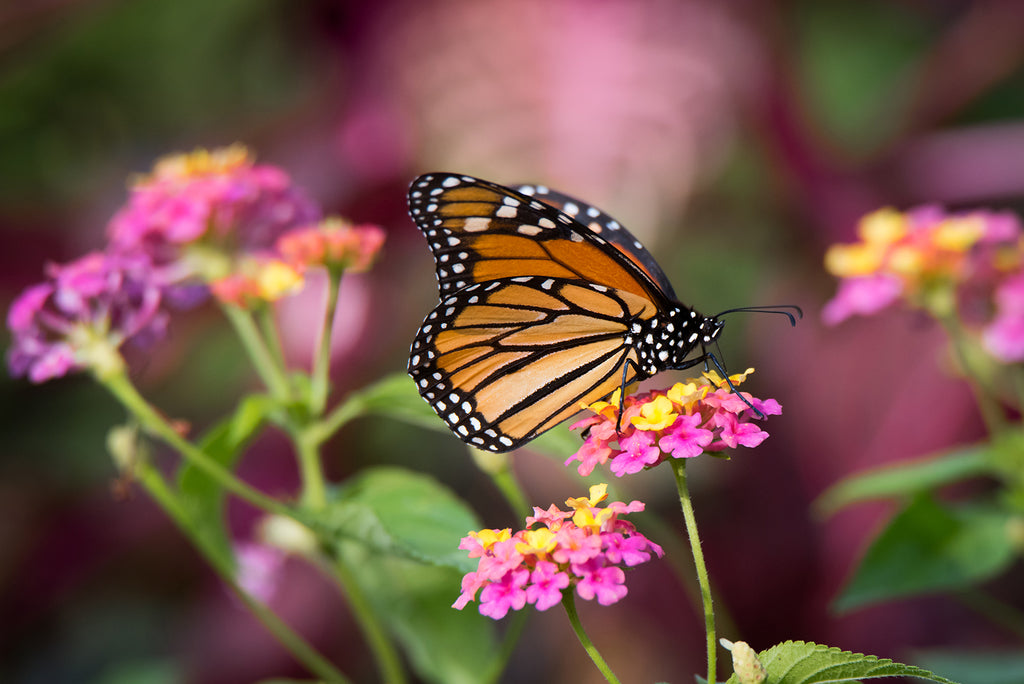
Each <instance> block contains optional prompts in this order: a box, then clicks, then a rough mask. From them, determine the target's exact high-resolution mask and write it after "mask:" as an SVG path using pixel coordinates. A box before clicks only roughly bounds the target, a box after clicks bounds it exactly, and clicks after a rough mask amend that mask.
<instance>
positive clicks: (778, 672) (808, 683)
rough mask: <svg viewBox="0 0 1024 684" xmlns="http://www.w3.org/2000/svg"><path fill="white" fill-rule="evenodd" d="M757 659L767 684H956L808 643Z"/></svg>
mask: <svg viewBox="0 0 1024 684" xmlns="http://www.w3.org/2000/svg"><path fill="white" fill-rule="evenodd" d="M757 657H758V660H760V661H761V664H762V665H764V668H765V670H767V672H768V678H767V679H766V680H765V684H824V683H826V682H854V681H859V680H862V679H874V678H876V677H918V678H920V679H927V680H929V681H932V682H938V683H939V684H955V683H954V682H952V681H951V680H949V679H946V678H945V677H940V676H938V675H936V674H934V673H932V672H929V671H928V670H925V669H922V668H920V667H914V666H913V665H903V664H902V663H896V662H893V661H891V660H888V659H882V658H879V657H877V656H870V655H863V654H861V653H851V652H849V651H842V650H840V649H838V648H835V647H829V646H823V645H821V644H814V643H810V642H804V641H786V642H784V643H781V644H778V645H776V646H772V647H771V648H769V649H767V650H765V651H761V652H760V653H759V654H758V656H757ZM727 684H739V678H738V677H737V676H736V675H735V674H734V675H733V676H732V677H730V678H729V680H728V682H727Z"/></svg>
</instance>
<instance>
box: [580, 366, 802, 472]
mask: <svg viewBox="0 0 1024 684" xmlns="http://www.w3.org/2000/svg"><path fill="white" fill-rule="evenodd" d="M753 370H754V369H752V368H751V369H749V370H747V371H746V372H745V373H740V374H737V375H731V376H729V379H730V381H731V382H732V384H733V386H737V385H740V384H741V383H742V382H743V381H744V380H745V379H746V377H747V375H749V374H750V373H752V372H753ZM744 398H745V399H746V401H744ZM618 401H619V393H618V391H616V392H615V393H613V394H612V396H611V398H610V401H607V402H605V401H599V402H596V403H594V404H591V405H590V406H585V407H584V408H586V409H588V410H590V411H592V412H594V414H595V415H593V416H588V417H586V418H584V419H582V420H580V421H578V422H577V423H576V424H574V425H573V426H572V428H571V429H574V430H576V429H580V428H583V429H585V430H586V438H585V440H584V442H583V445H582V446H581V447H580V449H579V450H578V451H577V452H576V453H575V454H574V455H573V456H571V457H570V458H569V459H568V460H567V461H566V462H565V464H566V465H569V464H570V463H572V462H574V461H579V466H578V467H577V470H578V472H579V473H580V474H581V475H587V474H589V473H590V472H591V471H592V470H593V469H594V468H595V467H596V466H597V465H601V464H604V463H608V465H609V467H610V468H611V471H612V473H613V474H615V475H616V476H618V477H622V476H623V475H626V474H632V473H638V472H640V471H641V470H645V469H647V468H653V467H654V466H657V465H658V464H659V463H661V462H662V461H664V460H666V459H667V458H693V457H695V456H699V455H701V454H703V453H715V452H721V451H724V450H725V449H731V448H735V447H738V446H744V447H753V446H757V445H758V444H760V443H761V442H762V441H764V439H765V438H766V437H767V436H768V433H767V432H765V431H764V430H762V429H761V428H760V427H758V426H757V425H756V424H754V423H752V422H751V421H752V420H754V419H755V418H757V414H756V413H755V412H754V411H753V410H752V409H751V408H750V406H751V405H753V406H754V407H755V408H757V409H758V410H759V411H761V413H762V414H763V415H765V416H771V415H779V414H780V413H782V407H781V406H780V405H779V402H777V401H775V400H774V399H765V400H762V399H758V398H757V397H753V396H751V395H750V394H748V393H746V392H744V393H743V397H742V398H741V397H740V396H739V395H737V394H736V393H735V392H733V391H732V389H730V388H729V386H728V383H726V382H725V381H724V380H723V379H722V378H720V377H718V375H717V374H716V373H714V372H712V371H709V372H706V373H704V374H703V375H702V376H701V377H699V378H691V379H689V380H687V381H685V382H680V383H677V384H675V385H674V386H672V387H671V388H669V389H667V390H655V391H652V392H647V393H644V394H638V395H633V396H629V397H626V398H625V400H624V401H623V412H622V420H621V421H620V420H619V418H618V414H619V407H618ZM747 402H750V403H749V404H748V403H747ZM616 428H618V431H617V429H616Z"/></svg>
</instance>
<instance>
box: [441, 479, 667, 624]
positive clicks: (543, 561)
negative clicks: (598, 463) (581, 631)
mask: <svg viewBox="0 0 1024 684" xmlns="http://www.w3.org/2000/svg"><path fill="white" fill-rule="evenodd" d="M606 490H607V485H603V484H601V485H594V486H593V487H591V488H590V495H589V496H587V497H580V498H576V499H569V500H567V501H566V502H565V503H566V505H567V506H568V507H569V508H570V509H571V510H561V509H559V508H558V507H556V506H554V505H552V506H550V507H549V508H548V509H547V510H544V509H541V508H534V509H533V515H532V516H529V517H528V518H527V527H526V529H524V530H520V531H518V532H516V533H515V534H510V531H509V530H480V531H479V532H470V534H469V535H468V536H467V537H465V538H463V540H462V543H461V544H460V545H459V548H460V549H466V550H468V551H469V552H470V557H471V558H479V559H480V560H479V561H478V563H477V569H476V570H475V571H473V572H470V573H467V574H466V575H465V576H464V577H463V578H462V593H461V594H460V595H459V598H458V599H457V600H456V601H455V603H454V604H453V607H455V608H458V609H459V610H461V609H462V608H464V607H465V606H466V605H467V604H468V603H469V602H470V601H474V600H477V598H476V597H477V593H478V592H479V595H480V596H479V601H480V612H481V613H482V614H483V615H487V616H489V617H492V618H494V619H499V618H502V617H504V616H505V615H506V614H508V611H509V610H520V609H522V608H523V607H524V606H525V605H526V604H528V603H529V604H531V605H533V606H534V607H536V608H537V610H547V609H548V608H550V607H552V606H554V605H555V604H557V603H559V602H560V601H561V600H562V598H563V596H564V592H565V591H566V590H568V589H573V588H574V589H575V591H576V593H577V595H578V596H579V597H580V598H583V599H587V600H590V599H593V598H596V599H597V600H598V602H599V603H601V604H602V605H610V604H612V603H615V602H616V601H618V600H620V599H622V597H624V596H625V595H626V593H627V589H626V585H625V573H624V572H623V571H622V569H621V568H620V567H619V565H626V566H627V567H632V566H635V565H639V564H640V563H643V562H646V561H647V560H650V558H651V557H652V555H654V556H658V557H661V556H662V555H663V554H664V551H663V550H662V548H661V547H660V546H658V545H657V544H655V543H654V542H652V541H650V540H649V539H647V538H646V537H645V536H644V535H642V534H640V533H639V532H637V531H636V528H635V527H634V526H633V525H632V524H631V523H629V522H627V521H625V520H623V519H622V518H621V517H620V516H622V515H625V514H627V513H633V512H638V511H642V510H643V509H644V505H643V503H641V502H639V501H633V502H630V503H628V504H627V503H623V502H611V503H609V504H608V505H607V506H605V507H603V508H602V507H600V506H599V505H598V504H600V503H602V502H603V501H604V500H605V498H606V497H607V493H606Z"/></svg>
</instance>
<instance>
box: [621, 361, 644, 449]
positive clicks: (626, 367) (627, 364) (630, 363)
mask: <svg viewBox="0 0 1024 684" xmlns="http://www.w3.org/2000/svg"><path fill="white" fill-rule="evenodd" d="M630 366H632V367H633V370H635V371H636V376H635V377H637V378H639V377H640V366H638V365H636V363H634V362H633V360H632V359H629V358H627V359H626V362H625V363H624V364H622V382H621V383H620V384H619V417H618V418H617V419H616V420H615V434H617V435H621V434H622V411H623V410H624V406H625V402H626V374H627V373H628V372H629V367H630Z"/></svg>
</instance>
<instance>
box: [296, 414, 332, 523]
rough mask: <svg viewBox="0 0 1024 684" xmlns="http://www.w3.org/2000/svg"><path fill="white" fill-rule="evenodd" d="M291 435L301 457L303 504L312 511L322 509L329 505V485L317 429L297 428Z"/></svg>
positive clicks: (300, 470)
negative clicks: (325, 475)
mask: <svg viewBox="0 0 1024 684" xmlns="http://www.w3.org/2000/svg"><path fill="white" fill-rule="evenodd" d="M291 436H292V441H293V442H294V443H295V450H296V452H297V453H298V457H299V472H300V474H301V476H302V504H303V506H304V507H305V508H307V509H309V510H311V511H321V510H323V509H324V507H325V506H326V505H327V487H326V483H325V478H324V470H323V464H322V462H321V460H320V444H321V441H320V440H319V439H318V438H317V435H316V433H315V431H313V430H310V429H309V428H306V429H300V430H295V431H293V432H292V433H291Z"/></svg>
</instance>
